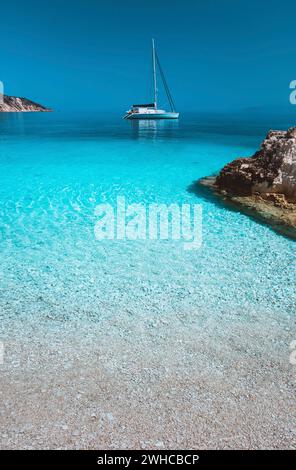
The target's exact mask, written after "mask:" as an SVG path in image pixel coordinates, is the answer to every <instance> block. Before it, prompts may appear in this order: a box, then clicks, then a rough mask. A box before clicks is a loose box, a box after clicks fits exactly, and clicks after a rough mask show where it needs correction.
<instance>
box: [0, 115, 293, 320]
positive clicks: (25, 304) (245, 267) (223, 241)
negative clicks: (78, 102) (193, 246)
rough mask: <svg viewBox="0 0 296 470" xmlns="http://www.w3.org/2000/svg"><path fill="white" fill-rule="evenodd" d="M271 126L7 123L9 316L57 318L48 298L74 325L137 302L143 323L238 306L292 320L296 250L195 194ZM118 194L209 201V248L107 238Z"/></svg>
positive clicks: (2, 258) (5, 295) (133, 198)
mask: <svg viewBox="0 0 296 470" xmlns="http://www.w3.org/2000/svg"><path fill="white" fill-rule="evenodd" d="M287 124H288V125H289V124H291V123H280V126H281V127H285V125H287ZM272 125H273V126H276V125H277V127H279V123H276V122H272V123H270V122H269V123H268V125H266V122H265V121H264V119H261V120H258V122H255V123H254V122H248V120H247V119H239V118H237V119H229V118H227V117H223V116H222V117H220V116H217V117H211V116H207V115H206V116H203V115H201V116H194V115H192V116H190V115H189V116H185V117H183V118H181V119H180V122H179V123H178V122H153V121H146V122H140V123H130V122H126V121H122V120H121V119H120V117H110V118H108V119H107V120H105V119H104V120H103V119H100V118H98V117H97V116H95V115H89V116H87V115H81V116H80V117H74V118H73V117H70V116H67V115H63V114H61V113H57V114H55V113H52V114H27V115H25V114H19V115H10V114H2V115H1V121H0V126H1V127H0V129H1V130H0V167H1V171H0V201H1V206H0V210H1V218H0V233H1V245H0V267H1V268H0V269H1V300H0V302H1V304H2V306H1V310H2V315H5V310H6V308H9V309H11V308H14V309H15V314H16V315H17V314H18V315H25V316H26V315H43V314H46V308H45V309H44V307H45V305H44V302H45V301H46V300H45V299H46V298H47V297H53V298H54V299H55V302H54V306H51V311H52V312H51V313H52V314H53V315H54V316H57V317H60V316H66V317H68V316H71V315H73V314H74V313H73V310H72V308H73V306H74V307H75V315H77V314H78V315H79V316H82V317H84V316H86V317H87V316H89V315H91V317H92V318H93V319H94V320H96V319H98V320H99V318H100V317H101V316H104V315H112V314H113V312H114V310H117V309H118V307H119V306H120V307H121V308H125V307H127V305H130V306H131V305H132V307H133V309H134V310H135V311H137V312H138V313H139V314H143V315H144V314H147V315H152V314H161V312H162V311H163V309H165V310H168V309H169V310H171V309H172V310H173V311H174V310H175V309H178V310H179V309H181V310H182V309H186V308H188V306H190V307H191V308H194V307H199V308H200V307H203V308H206V309H207V310H208V311H209V315H215V314H218V313H219V312H221V311H222V310H227V309H239V310H240V309H245V311H246V315H247V314H248V312H249V311H250V312H252V311H256V312H257V311H259V310H260V309H272V310H273V311H274V312H278V314H279V315H287V314H289V313H290V312H291V309H292V308H294V307H295V305H296V293H295V277H296V275H295V269H294V268H295V264H294V263H295V243H294V242H293V241H291V240H288V239H286V238H284V237H282V236H280V235H278V234H276V233H274V232H273V231H272V230H271V229H270V228H268V227H267V226H263V225H260V224H258V223H257V222H255V221H253V220H250V219H249V218H248V217H246V216H245V215H243V214H241V213H239V212H230V211H229V210H226V209H225V208H224V207H223V206H222V205H217V204H216V203H215V202H214V201H213V200H211V199H208V198H207V197H205V196H203V195H202V194H201V195H199V194H196V193H195V192H194V191H192V190H191V189H190V186H191V185H192V183H193V182H194V181H195V180H197V179H198V178H200V177H202V176H207V175H211V174H213V173H215V172H217V171H218V170H219V169H220V168H221V167H222V166H223V165H224V164H225V163H226V162H228V161H230V160H232V159H234V158H236V157H237V156H248V155H251V154H253V153H254V151H255V150H256V149H257V148H258V145H259V144H260V142H261V141H262V139H263V137H264V136H265V134H266V133H267V131H268V130H269V128H270V127H271V126H272ZM117 196H125V198H126V201H127V203H129V204H130V203H133V202H140V203H150V202H156V203H167V204H170V203H184V202H186V203H191V204H193V203H201V204H202V206H203V246H202V248H201V249H200V250H197V251H190V252H186V251H184V250H183V245H182V243H181V242H180V243H177V242H170V241H158V242H152V241H149V240H147V241H146V242H143V241H139V242H136V241H134V242H124V241H114V242H113V241H104V242H99V241H97V240H96V239H95V237H94V232H93V230H94V224H95V222H96V217H95V215H94V208H95V206H96V205H97V204H99V203H101V202H110V203H111V204H113V205H115V204H116V198H117ZM144 287H146V288H148V289H149V298H148V299H147V297H146V295H145V290H143V288H144ZM188 291H190V292H191V294H190V296H189V297H187V296H186V293H187V292H188ZM144 298H145V301H144ZM40 299H42V300H40ZM96 299H99V302H100V303H96ZM101 302H103V304H102V303H101ZM20 304H21V307H19V306H20ZM38 304H40V305H41V307H42V308H39V307H40V305H38ZM13 305H14V307H13ZM102 305H103V307H102ZM80 307H81V310H80ZM19 308H20V310H19ZM35 310H36V311H35Z"/></svg>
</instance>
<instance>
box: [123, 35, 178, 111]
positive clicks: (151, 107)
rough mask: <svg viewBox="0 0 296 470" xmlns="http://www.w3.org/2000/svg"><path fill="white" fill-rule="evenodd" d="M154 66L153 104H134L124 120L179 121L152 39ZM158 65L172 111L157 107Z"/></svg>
mask: <svg viewBox="0 0 296 470" xmlns="http://www.w3.org/2000/svg"><path fill="white" fill-rule="evenodd" d="M152 64H153V97H154V101H153V103H149V104H133V105H132V107H131V109H130V110H129V111H127V113H126V115H125V116H124V117H123V118H124V119H178V117H179V113H177V112H176V110H175V105H174V102H173V98H172V95H171V93H170V90H169V87H168V84H167V81H166V79H165V76H164V73H163V70H162V68H161V65H160V62H159V59H158V55H157V53H156V50H155V44H154V39H152ZM156 65H157V66H158V69H159V72H160V76H161V79H162V82H163V86H164V89H165V92H166V95H167V98H168V101H169V104H170V108H171V110H170V111H165V110H164V109H158V107H157V91H158V90H157V74H156Z"/></svg>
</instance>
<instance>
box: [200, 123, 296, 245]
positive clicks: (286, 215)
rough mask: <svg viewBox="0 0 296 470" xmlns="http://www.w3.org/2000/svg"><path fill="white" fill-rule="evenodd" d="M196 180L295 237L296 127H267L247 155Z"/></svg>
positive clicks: (231, 202)
mask: <svg viewBox="0 0 296 470" xmlns="http://www.w3.org/2000/svg"><path fill="white" fill-rule="evenodd" d="M198 183H199V184H201V185H203V186H206V187H207V188H209V189H211V190H212V191H213V193H212V194H214V195H216V196H217V197H218V198H222V199H223V200H224V202H225V203H228V204H229V206H231V205H232V206H233V207H237V208H239V209H241V210H242V211H244V212H246V213H247V214H249V215H251V216H253V217H255V218H257V219H259V220H261V221H263V222H265V223H268V224H269V225H271V226H272V227H273V228H274V229H275V230H276V231H278V232H281V233H282V234H284V235H286V236H289V237H291V238H294V239H296V127H293V128H291V129H288V130H287V131H270V132H269V133H268V134H267V136H266V138H265V140H264V141H263V143H262V145H261V148H260V150H258V151H257V152H256V153H255V154H254V155H253V156H252V157H251V158H238V159H236V160H234V161H233V162H231V163H228V164H227V165H226V166H225V167H224V168H223V169H222V170H221V172H220V173H219V175H218V176H216V177H207V178H203V179H201V180H200V181H199V182H198Z"/></svg>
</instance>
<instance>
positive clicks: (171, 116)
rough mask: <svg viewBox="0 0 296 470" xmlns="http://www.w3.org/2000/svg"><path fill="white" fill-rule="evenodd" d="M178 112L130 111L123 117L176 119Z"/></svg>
mask: <svg viewBox="0 0 296 470" xmlns="http://www.w3.org/2000/svg"><path fill="white" fill-rule="evenodd" d="M178 117H179V113H171V112H168V113H155V114H154V113H131V114H127V115H126V116H125V117H124V118H125V119H178Z"/></svg>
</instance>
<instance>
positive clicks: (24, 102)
mask: <svg viewBox="0 0 296 470" xmlns="http://www.w3.org/2000/svg"><path fill="white" fill-rule="evenodd" d="M49 111H51V109H49V108H46V107H44V106H42V105H41V104H38V103H34V101H31V100H28V99H27V98H17V97H16V96H7V95H4V96H3V99H2V100H1V101H0V112H2V113H15V112H49Z"/></svg>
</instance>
